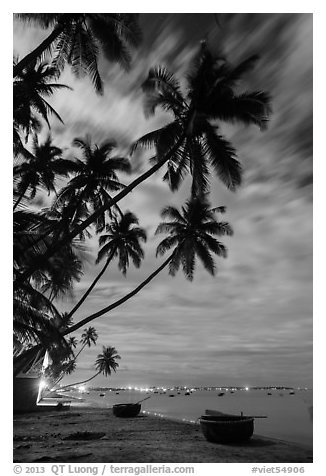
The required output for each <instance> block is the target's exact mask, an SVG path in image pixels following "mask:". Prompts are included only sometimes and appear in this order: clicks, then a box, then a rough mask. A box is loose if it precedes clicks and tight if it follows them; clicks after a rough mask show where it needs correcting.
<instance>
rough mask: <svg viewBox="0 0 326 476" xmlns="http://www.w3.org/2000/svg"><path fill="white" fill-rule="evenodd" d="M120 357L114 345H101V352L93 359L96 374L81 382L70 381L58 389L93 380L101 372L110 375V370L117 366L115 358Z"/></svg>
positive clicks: (114, 369) (118, 358) (115, 368)
mask: <svg viewBox="0 0 326 476" xmlns="http://www.w3.org/2000/svg"><path fill="white" fill-rule="evenodd" d="M120 359H121V357H120V355H119V354H118V352H117V350H116V348H115V347H105V346H103V350H102V353H101V354H98V356H97V359H96V361H95V367H96V370H97V372H96V374H95V375H93V376H92V377H90V378H89V379H87V380H83V381H81V382H77V383H72V384H70V385H65V386H64V387H60V390H63V389H65V388H68V387H72V386H76V385H82V384H83V383H87V382H89V381H90V380H93V379H94V378H95V377H97V376H98V375H100V374H101V373H102V374H103V375H104V376H105V377H107V376H108V375H111V373H112V370H113V372H116V370H117V368H118V367H119V364H118V362H116V361H117V360H120Z"/></svg>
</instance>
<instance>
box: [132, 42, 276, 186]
mask: <svg viewBox="0 0 326 476" xmlns="http://www.w3.org/2000/svg"><path fill="white" fill-rule="evenodd" d="M257 59H258V56H256V55H254V56H251V57H249V58H247V59H246V60H244V61H243V62H241V63H240V64H238V65H237V66H235V67H234V66H232V65H231V64H230V63H229V62H228V61H227V60H226V59H224V58H222V57H214V56H213V55H212V53H211V52H210V51H209V50H208V48H207V46H206V44H205V42H203V43H202V45H201V48H200V52H199V55H198V56H197V57H196V58H195V59H194V61H193V64H192V66H191V68H190V71H189V73H188V75H187V76H186V79H187V87H186V88H185V90H184V91H183V88H182V87H181V85H180V82H179V81H178V80H177V78H176V77H175V76H174V75H173V74H172V73H170V72H169V71H168V70H167V69H166V68H165V67H162V66H158V67H154V68H152V69H151V70H150V72H149V74H148V78H147V79H146V81H145V82H144V83H143V90H144V92H145V95H146V96H145V113H146V114H147V115H148V116H150V115H152V114H154V113H155V111H156V109H157V108H158V107H160V108H161V109H163V110H164V111H166V112H169V113H171V114H172V116H173V121H172V122H170V123H168V124H167V125H165V126H164V127H162V128H160V129H158V130H155V131H152V132H150V133H148V134H146V135H144V136H143V137H141V138H140V139H139V140H137V141H136V142H135V144H134V145H133V147H132V151H134V150H135V149H136V148H137V147H139V146H142V147H145V148H148V147H153V146H155V147H156V155H155V157H154V158H153V159H152V160H153V161H154V162H156V163H157V162H160V161H161V160H162V157H164V156H167V155H168V157H169V159H168V161H167V171H166V173H165V175H164V177H163V179H164V180H166V181H167V182H168V184H169V186H170V188H171V190H177V189H178V188H179V186H180V183H181V181H182V179H183V178H184V177H185V175H187V174H188V173H190V174H191V175H192V193H193V194H196V193H201V192H207V191H208V190H209V175H210V169H212V170H213V171H214V173H215V174H216V175H217V177H218V178H219V179H220V180H221V181H222V182H223V183H224V185H226V187H228V188H229V189H231V190H236V188H237V187H238V186H239V185H240V184H241V165H240V163H239V161H238V159H237V155H236V150H235V149H234V147H233V146H232V144H231V143H230V142H229V141H228V140H226V139H225V138H224V137H223V135H222V134H221V131H220V127H219V122H221V121H223V122H231V123H234V122H240V123H243V124H245V125H250V124H254V125H257V126H258V127H260V128H261V129H264V128H265V127H266V124H267V121H268V117H269V114H270V111H271V108H270V97H269V95H268V94H267V93H266V92H264V91H249V92H243V93H239V92H238V90H239V89H238V83H239V81H240V80H241V77H242V76H243V75H244V74H245V73H246V72H248V71H249V70H250V69H252V67H253V66H254V64H255V62H256V61H257Z"/></svg>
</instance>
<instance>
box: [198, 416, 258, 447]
mask: <svg viewBox="0 0 326 476" xmlns="http://www.w3.org/2000/svg"><path fill="white" fill-rule="evenodd" d="M199 421H200V427H201V430H202V432H203V434H204V436H205V438H206V440H207V441H210V442H213V443H221V444H227V443H237V442H242V441H246V440H249V439H250V438H251V437H252V435H253V432H254V419H253V418H252V417H245V416H238V415H223V416H214V415H203V416H201V417H200V420H199Z"/></svg>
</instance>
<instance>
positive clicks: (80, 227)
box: [15, 135, 185, 286]
mask: <svg viewBox="0 0 326 476" xmlns="http://www.w3.org/2000/svg"><path fill="white" fill-rule="evenodd" d="M184 137H185V136H184V135H182V136H181V137H180V138H179V140H178V141H177V142H176V143H175V145H174V146H173V147H172V149H171V150H170V151H169V152H168V153H167V154H166V155H165V156H164V157H163V158H162V159H161V160H160V161H159V162H157V164H155V165H154V166H153V167H152V168H151V169H149V170H147V171H146V172H144V173H143V174H142V175H140V177H138V178H137V179H135V180H134V181H133V182H131V184H129V185H128V186H127V187H125V188H124V189H123V190H122V191H121V192H120V193H118V194H117V195H115V196H114V197H113V198H112V199H111V200H109V201H108V202H107V203H106V204H105V205H102V206H101V207H99V209H98V210H97V211H96V212H94V213H93V214H92V215H91V216H90V217H88V218H87V219H86V220H84V221H83V222H82V223H81V224H80V225H78V226H77V227H76V228H75V229H74V230H72V231H71V232H70V233H68V234H67V235H66V236H65V238H64V239H63V240H60V241H59V242H57V243H56V244H55V245H54V246H53V247H51V248H50V249H48V251H46V252H45V253H44V255H42V259H44V260H47V259H48V258H50V257H51V256H52V255H53V254H54V253H55V252H56V251H58V250H59V249H60V248H61V247H62V246H64V245H65V244H66V243H69V242H70V241H71V240H72V239H73V238H75V236H77V235H79V233H81V232H82V231H83V230H85V228H87V227H88V226H89V225H91V224H92V223H94V221H95V220H96V218H97V217H98V216H99V215H100V214H101V213H103V212H104V211H105V210H107V209H108V208H110V207H112V205H115V204H116V203H117V202H119V201H120V200H121V199H122V198H124V197H125V196H126V195H128V193H130V192H131V191H132V190H133V189H134V188H135V187H137V186H138V185H139V184H141V183H142V182H144V181H145V180H146V179H148V178H149V177H150V176H151V175H153V174H154V173H155V172H157V170H159V169H160V168H161V167H162V166H163V165H164V164H165V163H166V162H167V161H168V160H169V159H170V157H171V156H172V155H173V154H174V152H175V151H176V150H177V149H178V147H179V146H180V144H181V143H182V141H183V140H184ZM37 266H38V265H37V264H35V265H34V266H31V267H30V268H29V269H28V270H26V271H25V272H24V273H22V274H21V275H20V276H17V279H16V281H15V286H17V285H19V284H20V283H22V282H24V281H25V280H26V279H28V278H29V277H30V276H31V275H32V274H33V273H34V271H36V270H37Z"/></svg>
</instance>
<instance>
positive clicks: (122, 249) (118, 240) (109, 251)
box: [69, 212, 147, 317]
mask: <svg viewBox="0 0 326 476" xmlns="http://www.w3.org/2000/svg"><path fill="white" fill-rule="evenodd" d="M137 224H138V218H137V217H136V216H135V215H134V214H133V213H131V212H126V213H125V214H124V215H122V216H121V217H120V219H118V218H117V217H113V219H112V220H111V222H110V223H109V224H108V225H107V226H106V231H107V232H108V234H106V235H102V236H100V239H99V244H100V246H102V245H103V246H102V248H100V250H99V253H98V257H97V260H96V264H98V263H100V261H102V260H103V259H104V258H106V262H105V265H104V266H103V268H102V270H101V271H100V273H99V274H98V275H97V276H96V278H95V279H94V281H93V282H92V284H91V285H90V287H89V288H88V289H87V291H86V292H85V293H84V294H83V296H82V297H81V299H80V300H79V301H78V303H77V304H76V305H75V307H74V308H73V309H72V310H71V312H70V313H69V316H70V317H72V316H73V314H75V312H76V311H77V309H79V307H80V306H81V305H82V304H83V302H84V301H85V299H86V298H87V296H88V295H89V294H90V293H91V291H92V290H93V289H94V287H95V286H96V284H97V282H98V281H99V280H100V278H101V277H102V276H103V274H104V273H105V271H106V269H107V267H108V266H109V264H110V263H111V261H112V260H113V259H114V258H118V259H119V262H118V267H119V269H120V270H121V271H122V273H123V274H124V275H125V274H126V273H127V268H128V267H129V257H130V258H131V260H132V262H133V264H134V266H135V267H136V268H139V266H140V264H141V260H142V259H143V258H144V251H143V249H142V248H141V246H140V243H139V242H140V241H144V242H146V239H147V238H146V232H145V230H144V229H143V228H139V227H138V226H133V225H137Z"/></svg>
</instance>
